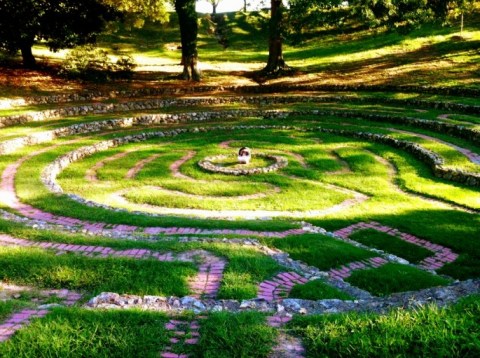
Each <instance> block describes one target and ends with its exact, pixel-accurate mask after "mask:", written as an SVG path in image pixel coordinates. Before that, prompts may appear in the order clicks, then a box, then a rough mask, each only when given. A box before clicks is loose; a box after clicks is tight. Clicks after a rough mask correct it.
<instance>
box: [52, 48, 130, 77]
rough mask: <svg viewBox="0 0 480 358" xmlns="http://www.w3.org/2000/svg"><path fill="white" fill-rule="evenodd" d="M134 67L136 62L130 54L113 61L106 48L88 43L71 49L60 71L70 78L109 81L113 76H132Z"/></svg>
mask: <svg viewBox="0 0 480 358" xmlns="http://www.w3.org/2000/svg"><path fill="white" fill-rule="evenodd" d="M134 68H135V63H134V61H133V58H132V57H130V56H121V57H119V58H118V59H117V61H116V62H115V63H113V62H111V60H110V58H109V57H108V53H107V52H106V51H105V50H102V49H100V48H97V47H94V46H92V45H87V46H80V47H77V48H74V49H73V50H71V51H70V53H69V54H68V55H67V57H66V58H65V61H64V63H63V65H62V69H61V70H60V73H61V74H62V75H64V76H66V77H69V78H80V79H84V80H89V81H107V80H109V79H112V78H130V77H131V76H132V72H133V69H134Z"/></svg>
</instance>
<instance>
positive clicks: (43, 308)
mask: <svg viewBox="0 0 480 358" xmlns="http://www.w3.org/2000/svg"><path fill="white" fill-rule="evenodd" d="M41 294H42V295H44V296H56V297H58V298H60V299H61V305H64V306H68V307H69V306H73V305H74V304H75V303H77V302H78V301H79V300H80V299H81V298H82V295H81V294H80V293H77V292H73V291H69V290H67V289H61V290H44V291H41ZM57 305H58V304H54V305H40V306H38V308H26V309H22V310H20V311H18V312H14V313H13V314H11V315H10V316H9V317H8V318H7V319H6V320H5V321H3V322H2V323H0V343H1V342H4V341H6V340H8V339H10V337H12V336H13V335H14V334H15V332H17V331H18V330H20V329H22V328H23V327H26V326H28V325H29V324H30V323H31V320H33V319H35V318H42V317H45V316H46V315H47V314H48V313H49V309H50V308H51V307H54V306H57Z"/></svg>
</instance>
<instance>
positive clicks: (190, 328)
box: [160, 316, 206, 358]
mask: <svg viewBox="0 0 480 358" xmlns="http://www.w3.org/2000/svg"><path fill="white" fill-rule="evenodd" d="M205 318H206V317H205V316H198V317H197V319H195V320H192V321H186V320H176V319H171V320H170V321H169V322H168V323H167V324H166V325H165V328H166V329H167V330H168V331H170V333H171V335H172V336H173V337H172V338H170V343H171V344H172V345H171V346H168V347H165V350H164V351H163V352H161V353H160V357H162V358H187V357H188V356H189V355H188V354H185V353H174V351H177V352H178V351H180V352H181V351H182V350H183V347H184V346H185V345H196V344H198V342H199V340H200V332H199V330H200V322H199V320H202V319H205Z"/></svg>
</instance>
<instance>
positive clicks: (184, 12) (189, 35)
mask: <svg viewBox="0 0 480 358" xmlns="http://www.w3.org/2000/svg"><path fill="white" fill-rule="evenodd" d="M175 11H176V12H177V15H178V22H179V24H180V38H181V43H182V62H181V63H182V65H183V75H182V76H183V78H184V79H186V80H194V81H200V70H199V69H198V50H197V36H198V16H197V11H196V10H195V0H175Z"/></svg>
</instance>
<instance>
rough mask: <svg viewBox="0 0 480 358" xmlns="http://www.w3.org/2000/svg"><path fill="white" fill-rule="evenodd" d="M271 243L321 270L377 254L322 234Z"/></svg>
mask: <svg viewBox="0 0 480 358" xmlns="http://www.w3.org/2000/svg"><path fill="white" fill-rule="evenodd" d="M270 245H272V246H274V247H276V248H278V249H280V250H282V251H284V252H286V253H288V254H290V257H291V258H292V259H295V260H301V261H303V262H305V263H306V264H308V265H311V266H315V267H317V268H319V269H321V270H329V269H331V268H333V267H338V266H341V265H343V264H346V263H349V262H352V261H359V260H364V259H368V258H370V257H374V256H375V255H374V254H373V253H371V252H369V251H367V250H363V249H360V248H357V247H355V246H352V245H350V244H347V243H345V242H342V241H339V240H336V239H333V238H331V237H328V236H324V235H320V234H307V235H302V236H289V237H286V238H284V239H274V240H272V241H271V242H270Z"/></svg>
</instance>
